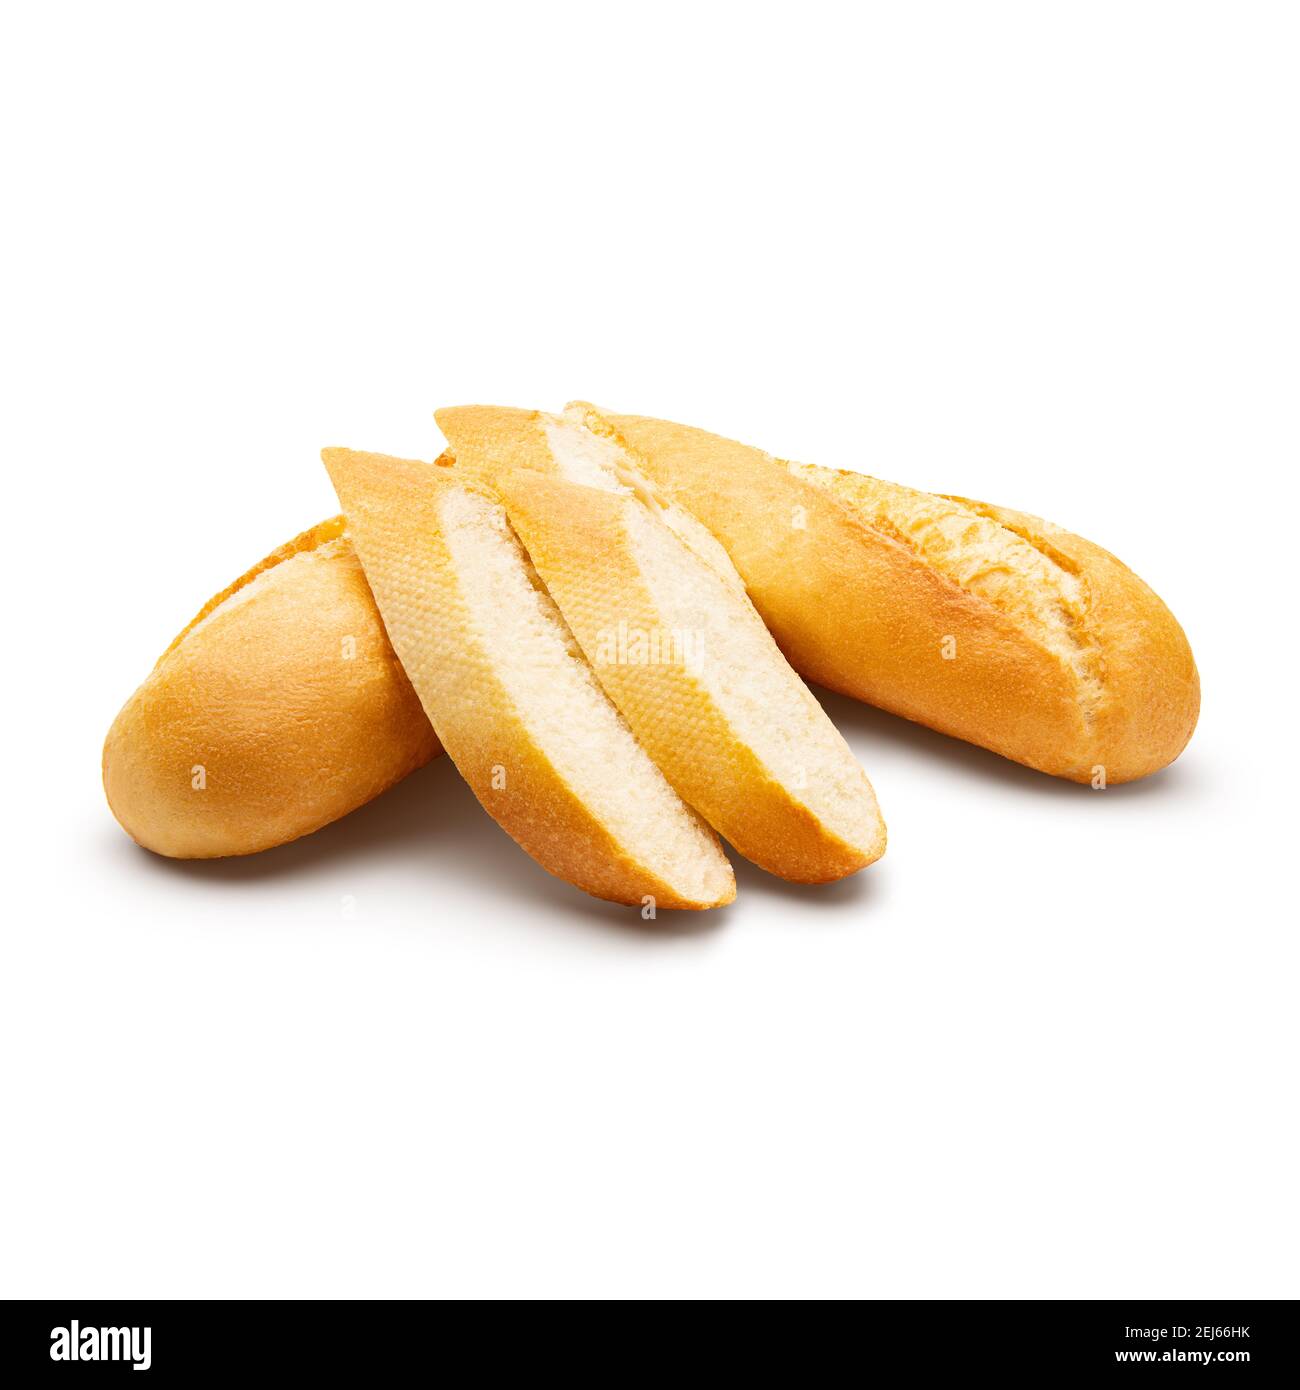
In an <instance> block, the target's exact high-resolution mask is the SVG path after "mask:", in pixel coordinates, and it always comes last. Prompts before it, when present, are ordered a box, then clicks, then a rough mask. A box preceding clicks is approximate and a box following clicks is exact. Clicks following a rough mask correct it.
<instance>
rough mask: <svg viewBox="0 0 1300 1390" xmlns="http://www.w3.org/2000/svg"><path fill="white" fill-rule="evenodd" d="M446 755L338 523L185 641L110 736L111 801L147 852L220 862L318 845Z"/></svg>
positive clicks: (268, 567) (266, 568)
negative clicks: (303, 838) (323, 831)
mask: <svg viewBox="0 0 1300 1390" xmlns="http://www.w3.org/2000/svg"><path fill="white" fill-rule="evenodd" d="M437 752H438V741H437V739H436V738H435V737H434V733H433V730H432V728H431V727H430V725H429V721H428V720H427V719H426V718H425V716H424V712H423V711H422V710H421V708H420V703H419V701H418V700H417V699H416V696H415V692H414V691H413V690H412V689H411V684H410V682H409V681H408V680H407V678H406V675H405V673H404V672H403V670H402V668H401V666H400V664H399V663H398V660H397V658H396V656H395V655H394V654H393V650H392V647H391V646H390V645H389V642H388V638H387V635H386V634H385V632H384V628H383V624H382V623H381V621H380V618H379V614H378V612H377V611H376V609H375V604H374V600H373V598H372V597H371V594H370V589H369V587H368V585H367V584H366V581H365V577H364V575H363V574H362V572H361V566H360V564H359V563H358V561H357V557H356V555H355V553H354V552H353V549H352V546H351V544H350V542H349V541H348V538H347V536H346V534H345V531H344V525H343V518H342V517H334V518H333V519H332V520H330V521H325V522H322V523H321V524H320V525H319V526H314V527H312V528H311V529H310V530H308V531H304V532H303V533H302V534H301V535H300V536H297V537H295V539H293V540H292V541H289V542H288V543H287V544H285V545H282V546H281V547H280V548H279V549H278V550H275V551H273V552H272V553H271V554H270V555H268V556H267V557H266V559H264V560H262V561H261V562H259V563H258V564H257V565H254V566H253V568H252V569H251V570H249V571H248V572H247V573H246V574H244V575H242V576H241V577H240V578H239V579H238V580H236V581H235V583H234V584H232V585H230V587H229V588H227V589H225V590H223V591H222V592H221V593H219V594H217V595H216V596H215V597H214V598H213V599H211V600H210V601H209V602H208V603H207V604H206V605H204V607H203V609H202V610H201V611H200V612H199V614H198V615H197V617H195V618H194V620H193V621H192V622H191V623H190V624H189V625H188V626H187V627H186V628H185V629H184V630H183V631H182V632H181V633H180V635H179V636H177V637H176V639H175V640H174V641H173V642H172V643H171V645H170V646H169V647H168V648H167V650H166V651H165V652H164V653H163V655H162V657H160V658H159V660H158V662H157V664H156V665H155V667H154V669H153V671H152V672H151V673H150V675H149V676H148V678H147V679H146V680H145V682H144V683H143V684H142V685H141V686H140V688H139V689H138V690H137V691H136V692H135V694H134V695H132V696H131V698H130V699H129V700H128V701H127V702H126V704H125V705H124V706H123V708H122V711H121V713H119V714H118V716H117V718H116V719H115V720H114V722H113V726H112V728H111V729H110V730H109V732H108V737H107V739H106V740H105V742H104V755H103V777H104V790H105V792H106V794H107V796H108V803H109V806H110V807H111V808H112V810H113V814H114V815H115V816H116V817H117V819H118V821H119V822H120V823H121V824H122V826H123V828H124V829H125V830H126V831H127V833H128V834H129V835H131V837H132V838H133V839H135V840H136V841H137V842H138V843H139V844H141V845H143V846H145V848H147V849H151V850H153V851H155V852H156V853H158V854H163V855H168V856H170V857H173V858H183V859H186V858H196V859H206V858H217V857H220V856H223V855H232V854H251V853H254V852H255V851H257V850H263V849H269V848H271V847H272V846H274V845H279V844H283V843H285V842H286V841H288V840H293V839H296V838H297V837H298V836H300V835H306V834H308V833H309V832H311V831H313V830H318V829H319V828H320V827H321V826H323V825H327V824H328V823H329V822H330V821H333V820H336V819H337V818H338V817H339V816H343V815H346V814H347V813H348V812H349V811H352V810H355V809H356V807H358V806H360V805H362V804H363V803H365V802H367V801H369V800H371V798H373V797H376V796H378V795H379V794H380V793H381V792H383V791H386V790H387V789H388V788H389V787H391V786H392V785H393V784H394V783H395V782H397V781H399V780H400V779H401V778H403V777H405V776H406V775H407V773H409V772H413V771H414V770H415V769H416V768H417V767H421V766H423V764H425V763H427V762H428V761H429V759H430V758H432V757H433V756H434V755H435V754H436V753H437Z"/></svg>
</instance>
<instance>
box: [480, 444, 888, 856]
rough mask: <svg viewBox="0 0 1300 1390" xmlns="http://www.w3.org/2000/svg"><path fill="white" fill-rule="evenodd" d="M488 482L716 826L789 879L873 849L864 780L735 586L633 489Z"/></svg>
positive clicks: (654, 752)
mask: <svg viewBox="0 0 1300 1390" xmlns="http://www.w3.org/2000/svg"><path fill="white" fill-rule="evenodd" d="M500 488H501V492H502V495H503V497H504V498H505V502H506V509H507V512H508V514H509V517H510V520H511V523H512V524H513V526H514V528H515V530H516V531H517V532H518V533H519V536H520V538H521V539H522V540H523V542H524V545H525V547H526V548H527V550H528V553H529V555H530V556H531V557H532V560H533V563H534V564H535V565H536V566H537V570H538V573H539V574H540V575H541V576H542V578H543V580H544V581H545V583H546V586H547V588H548V589H549V590H550V592H551V595H552V597H553V598H554V599H555V601H556V603H557V604H558V605H559V607H560V611H561V613H563V614H564V617H565V620H566V621H567V622H568V624H569V626H570V628H572V630H573V632H574V635H575V636H576V637H577V639H578V642H579V644H580V645H581V647H582V649H583V651H584V653H585V654H586V656H587V659H588V660H589V661H590V662H591V664H592V667H593V668H594V670H595V672H596V675H597V676H598V677H599V679H600V682H601V684H602V685H603V686H604V687H605V690H606V691H607V693H608V694H609V696H610V698H611V699H612V700H613V701H614V703H615V704H616V705H617V706H618V708H619V709H620V710H621V711H622V712H623V714H624V715H625V716H626V718H627V721H628V723H629V724H630V725H631V726H632V730H633V732H634V733H635V734H636V736H637V737H638V738H639V739H640V741H641V743H642V744H643V745H644V746H645V748H646V749H647V751H648V752H649V753H650V755H651V756H652V757H653V758H654V760H655V761H656V762H657V763H658V764H659V766H660V767H661V768H662V769H663V771H664V773H665V775H666V776H667V778H668V780H669V781H670V782H671V783H672V784H673V786H674V787H676V789H677V790H678V792H680V793H681V795H682V797H683V799H684V800H686V801H687V802H689V803H690V804H691V805H692V806H694V807H695V809H696V810H697V811H699V813H700V814H701V815H702V816H703V817H704V818H705V820H707V821H708V822H709V824H710V825H712V826H713V828H714V829H715V830H717V831H718V832H719V834H721V835H723V836H724V837H725V838H726V839H727V840H729V841H730V842H731V844H732V845H734V846H735V848H736V849H737V850H738V851H739V852H740V853H741V854H743V855H744V856H745V857H746V858H747V859H750V860H752V861H753V862H754V863H756V864H758V865H759V866H760V867H761V868H764V869H767V870H768V871H769V872H770V873H774V874H778V875H780V877H782V878H786V879H792V880H795V881H798V882H804V883H824V882H827V881H829V880H832V879H837V878H842V877H843V876H844V875H845V874H850V873H853V872H855V871H856V870H858V869H860V868H862V867H864V866H865V865H867V864H870V863H872V862H873V861H874V860H876V859H878V858H879V857H880V855H881V854H882V853H883V852H884V848H885V828H884V824H883V822H882V820H881V818H880V812H879V810H878V808H877V806H876V799H875V796H874V795H873V793H872V790H871V784H870V783H869V782H868V781H867V778H866V775H865V774H864V773H863V771H862V769H861V768H860V767H859V766H858V764H857V763H856V762H855V761H854V758H853V755H852V753H851V752H850V751H849V748H848V745H847V744H846V743H845V742H844V740H843V739H842V738H841V737H840V735H839V733H838V732H837V730H836V729H835V727H834V725H832V723H831V722H830V720H829V719H828V718H827V717H826V715H825V713H824V711H823V710H822V707H821V706H820V705H819V704H818V703H817V701H816V700H815V699H814V698H813V696H812V694H811V692H810V691H809V690H808V688H807V686H805V685H804V683H803V682H802V681H801V680H800V679H799V677H798V676H797V675H795V673H794V672H793V671H792V670H791V669H790V666H789V664H788V663H787V662H786V660H785V658H784V657H783V656H782V655H781V653H780V651H779V649H778V648H777V646H776V644H775V643H774V642H773V641H772V638H771V635H770V634H769V633H768V631H767V629H766V628H765V627H764V626H763V622H762V619H760V618H759V616H758V614H757V613H755V612H754V609H753V607H752V606H751V604H750V603H749V601H748V600H747V599H746V598H745V597H744V595H743V594H740V593H737V592H736V591H735V590H733V589H731V588H729V587H728V586H727V585H726V584H725V583H724V582H723V581H722V580H721V579H720V578H719V577H718V575H717V573H716V572H715V571H714V570H713V569H711V568H710V567H709V566H708V565H707V564H705V563H704V562H703V561H702V560H700V559H699V558H698V557H697V556H696V555H694V554H693V553H692V552H691V551H690V549H688V548H687V546H686V545H684V544H683V543H682V542H681V541H680V540H679V539H678V538H677V537H676V536H675V535H674V534H673V532H672V531H671V530H670V529H669V528H668V527H666V526H664V525H663V524H662V523H661V522H660V521H659V520H658V519H657V518H656V517H654V516H653V515H651V514H650V513H648V512H647V510H646V508H645V507H644V506H643V505H642V504H641V503H640V502H638V501H637V500H636V499H635V498H634V497H631V496H628V495H626V494H620V493H617V492H612V491H608V490H605V489H599V488H592V487H585V486H583V485H581V484H578V483H570V482H566V481H564V480H563V479H560V478H555V477H547V476H545V475H543V474H540V473H536V472H531V471H526V470H520V471H517V472H514V473H511V474H509V475H507V476H506V477H505V478H503V479H501V481H500Z"/></svg>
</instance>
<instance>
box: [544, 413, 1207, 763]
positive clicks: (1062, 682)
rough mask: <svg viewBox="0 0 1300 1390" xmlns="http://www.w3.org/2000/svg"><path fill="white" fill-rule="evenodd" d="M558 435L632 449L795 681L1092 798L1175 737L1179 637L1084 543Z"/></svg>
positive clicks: (1191, 724)
mask: <svg viewBox="0 0 1300 1390" xmlns="http://www.w3.org/2000/svg"><path fill="white" fill-rule="evenodd" d="M566 417H567V418H568V419H569V420H570V421H571V422H574V423H581V424H582V425H583V426H585V428H586V429H587V430H588V431H589V432H590V433H591V435H592V437H593V438H594V439H605V440H607V441H613V442H616V443H617V444H619V445H620V446H622V447H624V448H627V449H629V450H631V452H632V454H633V455H634V456H635V458H636V460H637V463H636V466H637V468H638V470H639V471H640V472H641V473H642V474H644V475H645V476H646V477H648V478H649V480H650V482H651V484H652V485H653V486H654V487H655V488H656V489H657V490H659V491H660V492H662V493H663V494H664V495H665V496H666V497H668V498H670V499H672V501H674V502H675V503H678V504H680V506H681V507H683V508H684V509H686V510H687V511H688V512H690V513H691V514H692V515H693V516H694V517H696V518H697V519H698V520H699V521H700V522H702V523H703V524H704V525H705V526H707V527H708V528H709V529H710V530H711V531H712V532H713V533H714V534H715V535H716V536H717V538H718V539H719V540H720V541H721V542H722V544H723V546H724V547H725V548H726V550H727V552H728V554H729V555H730V557H731V559H732V560H733V561H734V562H735V566H736V569H737V570H738V571H739V573H740V575H741V577H742V578H743V580H744V582H745V585H746V588H747V589H748V591H749V595H750V597H751V599H752V600H753V602H754V605H755V607H756V608H757V609H758V611H759V613H760V614H761V615H762V617H763V620H764V622H766V624H767V626H768V627H769V628H770V630H771V631H772V634H773V635H774V636H775V638H776V640H777V642H778V643H779V644H780V646H781V649H782V650H783V651H784V652H785V654H786V656H787V657H788V658H789V659H790V662H791V664H792V665H793V666H794V668H795V669H796V670H797V671H799V672H801V673H802V674H803V675H804V676H806V677H807V678H808V679H809V680H813V681H817V682H818V683H820V684H822V685H825V686H828V687H829V688H830V689H832V690H838V691H841V692H842V693H844V694H846V695H852V696H854V697H855V698H857V699H860V700H865V701H867V702H869V703H870V704H874V705H879V706H880V707H881V708H883V709H887V710H890V711H892V712H893V713H895V714H900V715H902V716H904V717H905V718H907V719H912V720H915V721H917V722H918V723H921V724H927V725H929V726H930V727H931V728H934V729H938V730H940V731H941V732H943V733H946V734H952V735H955V736H956V737H958V738H962V739H965V740H967V741H968V742H970V743H976V744H979V745H981V746H983V747H985V748H990V749H992V750H993V751H994V752H997V753H1000V754H1002V755H1003V756H1004V757H1007V758H1011V759H1013V760H1014V761H1016V762H1019V763H1024V764H1026V765H1027V766H1029V767H1033V768H1037V769H1038V770H1040V771H1042V772H1047V773H1051V774H1052V775H1054V776H1057V777H1064V778H1068V779H1070V780H1072V781H1076V782H1091V783H1093V784H1094V785H1098V786H1101V785H1106V784H1107V783H1119V782H1128V781H1132V780H1134V779H1136V778H1139V777H1145V776H1146V775H1148V774H1149V773H1152V772H1155V771H1157V770H1158V769H1160V768H1162V767H1164V766H1166V765H1167V764H1168V763H1170V762H1172V761H1173V760H1174V759H1175V758H1176V757H1177V756H1178V754H1179V753H1180V752H1181V751H1182V749H1183V748H1184V746H1185V745H1186V743H1187V741H1188V739H1189V738H1190V737H1191V734H1192V730H1193V729H1194V728H1195V726H1196V719H1197V714H1198V711H1199V708H1200V682H1199V678H1198V676H1197V671H1196V664H1195V662H1194V660H1193V658H1192V653H1191V649H1190V647H1189V645H1188V642H1187V638H1186V637H1185V636H1184V634H1183V630H1182V628H1181V627H1180V626H1179V625H1178V622H1177V620H1176V619H1175V618H1174V616H1173V614H1172V613H1171V612H1170V611H1169V609H1168V608H1166V607H1165V605H1164V604H1163V603H1162V602H1161V600H1160V599H1159V598H1158V597H1157V595H1156V594H1155V593H1154V592H1153V591H1152V590H1151V589H1150V588H1149V587H1148V586H1147V585H1146V584H1144V583H1143V582H1142V580H1140V579H1139V578H1138V577H1137V576H1136V575H1135V574H1134V573H1133V572H1132V571H1131V570H1129V569H1128V568H1127V567H1126V566H1125V565H1123V564H1122V563H1121V562H1120V561H1119V560H1117V559H1116V558H1115V557H1114V556H1113V555H1111V554H1109V553H1108V552H1107V551H1105V550H1103V549H1102V548H1101V547H1100V546H1097V545H1094V544H1093V543H1092V542H1091V541H1087V540H1084V539H1083V538H1082V537H1080V536H1076V535H1073V534H1071V533H1070V532H1069V531H1065V530H1062V529H1061V528H1059V527H1057V526H1054V525H1052V524H1051V523H1050V522H1046V521H1042V520H1041V519H1039V518H1038V517H1033V516H1029V515H1026V514H1025V513H1022V512H1016V511H1011V510H1008V509H1006V508H1002V507H997V506H993V505H991V504H989V503H986V502H976V501H970V500H968V499H965V498H961V497H949V496H938V495H936V494H932V493H925V492H918V491H915V490H914V489H911V488H905V487H901V486H899V485H898V484H896V483H888V482H882V481H880V480H878V479H875V478H870V477H867V476H866V475H864V474H860V473H848V472H836V471H833V470H831V469H827V468H819V467H816V466H814V465H810V464H793V463H786V462H783V461H781V460H778V459H775V458H772V457H771V456H770V455H768V454H765V453H763V452H762V451H760V450H758V449H754V448H750V447H748V446H746V445H743V444H737V443H735V442H734V441H732V440H729V439H723V438H720V437H719V436H717V435H713V434H709V433H707V432H706V431H704V430H700V429H694V428H691V427H689V426H686V425H676V424H672V423H671V422H669V421H666V420H654V419H648V418H646V417H644V416H638V415H615V414H608V413H603V412H600V411H598V410H596V409H595V408H594V407H592V406H589V405H586V404H584V403H576V404H574V405H572V406H570V407H569V409H568V411H566Z"/></svg>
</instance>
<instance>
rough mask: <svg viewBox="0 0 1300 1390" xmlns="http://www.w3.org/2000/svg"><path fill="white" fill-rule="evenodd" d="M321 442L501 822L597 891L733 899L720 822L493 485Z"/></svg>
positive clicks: (373, 580) (361, 542)
mask: <svg viewBox="0 0 1300 1390" xmlns="http://www.w3.org/2000/svg"><path fill="white" fill-rule="evenodd" d="M322 458H323V459H324V461H325V466H326V468H327V469H328V471H329V475H330V478H331V480H332V481H333V483H334V487H335V490H336V491H337V493H338V495H339V501H340V502H341V504H342V506H343V510H344V514H345V515H346V516H347V519H348V527H349V530H350V532H351V534H352V537H353V542H354V544H355V546H356V549H357V553H358V554H359V556H360V558H361V563H362V565H363V567H364V569H365V572H366V576H367V578H368V579H369V581H370V586H371V589H372V591H373V593H374V595H375V599H376V602H377V603H378V606H379V611H380V612H381V613H382V614H383V617H384V623H385V626H386V627H387V630H388V634H389V637H390V638H391V640H392V643H393V647H394V649H395V651H396V652H397V655H398V657H399V658H400V659H401V662H402V665H403V667H404V668H405V670H406V672H407V674H408V675H409V676H410V678H411V682H412V684H413V685H414V687H415V690H416V692H417V694H418V695H419V697H420V700H421V702H422V703H423V705H424V707H425V710H426V712H427V713H428V715H429V717H430V719H431V721H432V723H433V726H434V728H435V730H436V731H437V734H438V737H439V739H440V741H441V742H442V744H443V746H444V747H445V748H446V750H447V752H448V753H449V754H450V756H451V758H452V761H453V762H454V763H455V764H456V767H457V768H458V770H459V771H460V773H461V775H462V776H463V777H464V778H465V780H466V781H467V782H468V783H469V785H470V787H471V788H472V789H473V791H474V793H475V795H476V796H477V797H478V799H479V801H480V802H481V803H482V804H483V806H484V808H485V809H486V810H487V811H488V813H489V814H490V815H491V816H492V817H493V818H494V819H495V820H496V822H497V823H498V824H499V825H500V826H501V827H502V828H503V829H504V830H506V831H507V832H508V833H509V834H510V835H511V836H513V837H514V839H515V840H516V841H517V842H518V843H519V844H520V845H521V846H522V847H523V848H524V849H525V850H527V852H528V853H529V854H531V855H532V856H533V858H534V859H536V860H537V862H538V863H539V864H540V865H541V866H542V867H543V868H544V869H546V870H547V871H548V872H549V873H552V874H555V875H556V876H557V877H559V878H563V879H566V880H568V881H569V882H570V883H573V884H576V885H577V886H578V887H580V888H582V889H584V890H585V891H586V892H588V893H591V894H593V895H594V896H595V897H599V898H607V899H610V900H612V901H615V902H623V903H633V904H645V903H646V902H647V901H648V900H653V901H654V903H655V905H656V906H659V907H682V908H708V907H716V906H719V905H721V904H723V903H727V902H730V901H731V899H732V898H733V897H734V896H735V878H734V875H733V874H732V870H731V865H730V864H729V863H728V862H727V859H726V856H725V855H724V854H723V853H722V850H721V848H720V846H719V845H718V841H717V838H716V836H714V834H713V833H712V831H710V830H709V829H708V827H707V826H706V825H705V824H704V822H703V821H702V820H700V818H699V817H698V816H697V815H696V814H695V813H694V812H693V811H691V810H690V809H689V808H688V807H687V806H686V805H685V804H684V803H683V802H682V801H681V799H680V798H679V797H678V796H677V794H676V792H674V791H673V789H672V788H671V786H669V784H668V782H667V781H666V780H665V778H664V776H663V774H662V773H661V772H660V771H659V769H658V767H656V766H655V764H654V762H653V761H652V760H651V758H650V756H649V754H648V753H647V752H646V751H645V749H644V748H643V747H642V746H641V745H640V744H639V743H638V742H637V740H636V739H635V737H634V736H633V734H632V731H631V730H630V729H629V727H628V725H627V723H626V721H625V720H624V719H623V717H622V715H620V714H619V712H618V710H617V709H615V707H614V706H613V704H611V703H610V701H609V699H608V698H607V697H606V695H605V694H604V692H603V691H602V690H601V687H600V685H599V683H598V682H597V680H596V678H595V675H594V674H593V672H592V670H591V667H590V666H589V665H588V664H587V662H586V660H585V659H584V658H583V655H582V653H581V651H579V650H578V647H577V644H576V643H575V642H574V639H573V635H572V633H571V632H570V631H569V629H568V628H567V626H566V625H565V623H564V620H563V618H562V617H561V615H560V612H559V610H558V609H557V608H556V606H555V604H554V602H553V601H552V599H551V598H550V596H549V594H548V593H547V592H546V590H545V589H544V587H543V585H542V583H541V581H540V580H539V579H538V577H537V575H536V572H535V571H534V570H533V568H532V566H531V565H530V564H529V562H528V558H527V556H526V554H525V553H524V550H523V547H522V546H521V545H520V544H519V541H518V539H517V538H516V537H515V535H514V533H513V532H512V531H511V529H510V526H509V524H508V522H507V520H506V514H505V511H504V509H503V507H502V506H501V504H500V502H499V500H497V498H496V497H495V496H493V495H491V494H490V493H489V492H488V491H487V490H486V489H483V488H481V487H478V486H475V485H474V484H473V483H465V482H462V481H461V479H460V478H459V477H457V476H454V475H453V473H451V472H448V471H447V470H443V469H438V468H435V467H433V466H432V465H430V464H427V463H418V462H413V461H411V460H407V459H392V458H385V457H383V456H380V455H376V454H365V453H356V452H353V451H351V450H346V449H326V450H325V451H324V452H323V454H322Z"/></svg>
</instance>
